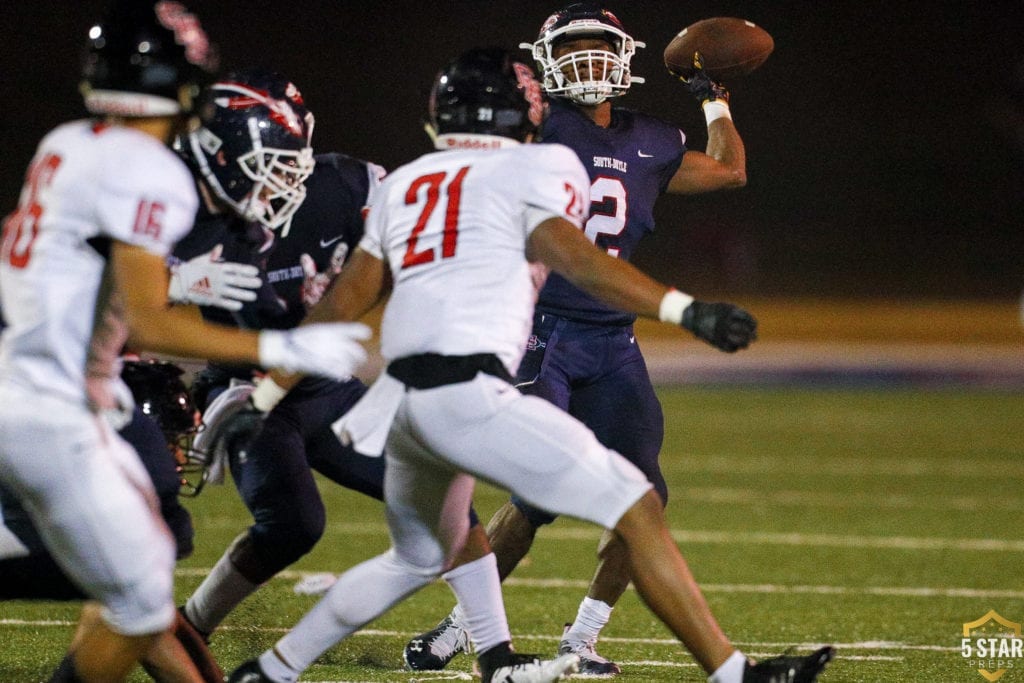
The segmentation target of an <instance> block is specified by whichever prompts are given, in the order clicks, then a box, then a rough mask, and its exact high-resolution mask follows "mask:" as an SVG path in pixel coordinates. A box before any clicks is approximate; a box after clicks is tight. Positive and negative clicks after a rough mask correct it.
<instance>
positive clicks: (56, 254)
mask: <svg viewBox="0 0 1024 683" xmlns="http://www.w3.org/2000/svg"><path fill="white" fill-rule="evenodd" d="M197 207H198V197H197V195H196V190H195V184H194V182H193V180H192V177H191V174H190V173H189V171H188V168H187V167H186V166H185V164H184V163H183V162H182V161H181V160H180V159H178V157H177V156H175V154H174V153H173V152H172V151H171V150H170V149H168V148H167V147H166V146H165V145H163V144H161V143H160V141H158V140H156V139H155V138H153V137H151V136H149V135H145V134H143V133H140V132H138V131H135V130H132V129H128V128H122V127H119V126H107V125H102V124H97V123H96V122H94V121H86V120H83V121H75V122H72V123H67V124H64V125H62V126H60V127H58V128H56V129H54V130H53V131H52V132H50V133H49V134H48V135H47V136H46V137H45V138H43V140H42V142H40V144H39V148H38V149H37V151H36V155H35V157H34V158H33V160H32V164H31V166H30V167H29V171H28V174H27V176H26V181H25V186H24V187H23V189H22V191H21V199H20V202H19V204H18V207H17V209H16V210H15V211H14V213H12V214H11V215H9V216H8V217H7V218H6V219H5V221H4V225H3V240H2V242H0V309H2V310H3V315H4V318H5V319H6V322H7V325H8V326H7V328H6V329H4V330H3V333H2V336H0V382H10V383H14V384H17V385H19V386H21V387H23V388H27V389H31V390H37V391H40V392H46V393H51V394H57V395H61V396H64V397H66V398H69V399H71V400H84V376H83V375H84V372H85V362H86V352H87V349H88V347H89V341H90V336H91V335H92V333H93V326H94V319H95V310H96V306H97V299H98V298H99V296H100V291H99V290H100V282H101V280H102V278H103V272H104V267H105V264H106V255H105V254H102V253H101V252H104V251H105V250H106V245H107V244H108V243H109V240H116V241H119V242H126V243H129V244H133V245H138V246H141V247H143V248H145V249H147V250H149V251H151V252H153V253H154V254H157V255H159V256H165V255H166V254H167V253H168V252H169V250H170V248H171V246H172V245H173V244H174V242H176V241H177V240H179V239H181V237H183V236H184V235H185V233H187V232H188V230H189V229H191V227H192V223H193V219H194V217H195V212H196V209H197ZM89 240H95V241H94V242H93V245H90V244H89V242H88V241H89Z"/></svg>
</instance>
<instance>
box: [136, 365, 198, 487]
mask: <svg viewBox="0 0 1024 683" xmlns="http://www.w3.org/2000/svg"><path fill="white" fill-rule="evenodd" d="M183 374H184V370H182V369H181V368H180V367H178V366H177V365H175V364H173V363H168V362H164V361H156V360H146V361H141V360H140V361H125V363H124V367H123V369H122V371H121V378H122V379H123V380H124V382H125V384H127V385H128V388H129V389H130V390H131V392H132V397H133V398H134V399H135V405H136V406H137V407H138V408H139V409H140V410H141V411H142V412H143V413H144V414H145V415H147V416H149V417H150V418H152V419H153V420H154V421H155V422H156V423H157V425H159V426H160V431H161V432H163V435H164V441H165V442H166V443H167V450H168V452H169V454H170V456H171V457H173V458H174V463H175V468H176V469H177V471H178V476H179V479H180V485H181V488H180V490H179V495H182V496H188V497H192V496H196V495H198V494H199V492H200V491H201V490H202V488H203V485H204V484H205V483H206V472H207V468H208V466H209V464H210V458H209V457H208V456H207V454H206V453H203V452H200V451H197V450H196V449H194V448H193V446H192V442H193V441H194V439H195V437H196V434H198V433H199V432H200V431H201V430H202V428H203V425H202V422H201V421H200V415H199V411H198V409H197V408H196V404H195V402H194V401H193V400H192V396H191V394H190V393H189V390H188V388H187V387H186V386H185V383H184V382H183V381H182V379H181V376H182V375H183Z"/></svg>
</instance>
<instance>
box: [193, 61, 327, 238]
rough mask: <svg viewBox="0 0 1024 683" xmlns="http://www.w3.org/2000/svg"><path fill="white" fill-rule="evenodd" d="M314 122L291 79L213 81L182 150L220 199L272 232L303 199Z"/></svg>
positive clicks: (253, 75) (252, 75)
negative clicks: (193, 129) (198, 119)
mask: <svg viewBox="0 0 1024 683" xmlns="http://www.w3.org/2000/svg"><path fill="white" fill-rule="evenodd" d="M313 123H314V119H313V114H312V113H311V112H310V111H309V110H307V109H306V107H305V104H304V103H303V100H302V95H301V93H300V92H299V91H298V89H297V88H296V87H295V86H294V85H293V84H292V83H291V82H289V81H287V80H285V79H283V78H281V77H280V76H278V75H277V74H273V73H267V72H259V71H252V72H245V73H242V74H235V75H233V76H229V77H228V78H226V79H224V80H221V81H219V82H217V83H215V84H213V85H212V86H210V88H209V89H208V91H207V93H206V94H205V97H204V101H203V104H202V106H201V107H200V127H199V128H198V129H196V130H195V131H193V132H192V133H190V134H189V136H188V141H187V144H186V145H185V146H184V147H185V149H184V150H183V151H184V152H185V153H186V155H187V156H188V157H189V158H190V159H191V161H192V162H193V163H194V165H195V166H196V167H197V169H198V170H199V172H200V173H201V174H202V176H203V180H204V181H205V183H206V185H207V187H208V188H209V189H210V191H211V192H213V194H214V195H215V196H216V197H217V199H218V200H220V201H221V202H222V203H224V204H226V205H227V206H228V207H229V208H230V209H231V210H232V211H233V212H234V213H235V214H237V215H238V216H240V217H241V218H243V219H245V220H248V221H259V222H260V223H262V224H263V225H264V226H266V227H267V228H270V229H272V230H273V229H275V228H279V227H281V226H282V225H285V224H286V223H288V221H289V220H290V219H291V217H292V216H293V215H294V214H295V212H296V211H297V210H298V208H299V207H300V206H301V205H302V202H303V201H304V200H305V198H306V187H305V185H304V183H305V181H306V179H307V178H308V177H309V176H310V174H311V173H312V172H313V166H314V161H313V148H312V147H311V146H310V140H311V138H312V135H313Z"/></svg>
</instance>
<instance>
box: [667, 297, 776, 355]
mask: <svg viewBox="0 0 1024 683" xmlns="http://www.w3.org/2000/svg"><path fill="white" fill-rule="evenodd" d="M680 324H681V325H682V326H683V328H684V329H687V330H689V331H690V332H693V334H694V335H696V336H697V338H698V339H703V340H704V341H706V342H707V343H708V344H711V345H712V346H714V347H715V348H716V349H719V350H721V351H725V352H726V353H733V352H735V351H739V350H740V349H745V348H747V347H748V346H750V343H751V342H752V341H754V340H755V339H757V320H755V319H754V316H752V315H750V314H749V313H747V312H746V311H745V310H743V309H742V308H740V307H739V306H733V305H732V304H720V303H719V304H709V303H704V302H703V301H694V302H693V303H692V304H690V305H689V306H687V307H686V310H685V311H683V322H682V323H680Z"/></svg>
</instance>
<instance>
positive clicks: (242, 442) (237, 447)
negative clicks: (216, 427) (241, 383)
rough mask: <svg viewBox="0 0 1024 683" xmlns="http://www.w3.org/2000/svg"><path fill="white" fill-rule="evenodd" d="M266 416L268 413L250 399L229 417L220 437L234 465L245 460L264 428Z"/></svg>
mask: <svg viewBox="0 0 1024 683" xmlns="http://www.w3.org/2000/svg"><path fill="white" fill-rule="evenodd" d="M266 417H267V414H266V413H264V412H263V411H261V410H257V409H256V407H255V406H254V405H253V404H252V400H251V399H250V400H247V401H246V402H245V407H243V408H240V409H239V410H238V411H237V412H236V413H234V414H233V415H231V416H230V417H228V418H227V420H226V421H225V423H224V426H223V427H222V428H221V429H222V432H221V434H220V439H221V440H222V442H223V443H224V448H225V449H226V450H227V452H228V457H229V458H230V462H231V464H232V465H236V464H238V463H239V462H245V460H246V458H247V457H248V455H249V450H250V449H251V448H252V444H253V442H254V441H256V437H257V436H259V433H260V431H261V430H262V429H263V420H264V419H265V418H266Z"/></svg>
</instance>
